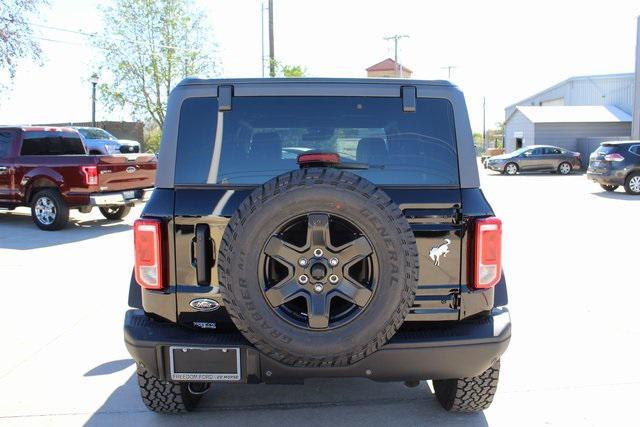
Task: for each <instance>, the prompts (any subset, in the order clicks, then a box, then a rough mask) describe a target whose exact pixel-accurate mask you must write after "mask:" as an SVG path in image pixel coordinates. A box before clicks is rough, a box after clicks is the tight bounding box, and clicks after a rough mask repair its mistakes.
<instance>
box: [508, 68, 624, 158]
mask: <svg viewBox="0 0 640 427" xmlns="http://www.w3.org/2000/svg"><path fill="white" fill-rule="evenodd" d="M633 101H634V74H633V73H628V74H610V75H603V76H581V77H572V78H569V79H567V80H565V81H563V82H561V83H558V84H557V85H554V86H552V87H550V88H548V89H545V90H543V91H542V92H539V93H537V94H535V95H533V96H531V97H529V98H526V99H523V100H522V101H520V102H517V103H515V104H513V105H510V106H508V107H507V108H506V109H505V115H506V119H505V126H504V142H505V149H506V151H508V152H510V151H513V150H515V149H517V148H520V147H524V146H527V145H534V144H537V145H543V144H546V145H555V146H558V147H563V148H567V149H569V150H573V151H579V152H581V153H582V155H583V158H588V157H589V153H591V152H592V151H593V150H594V149H595V148H596V147H597V146H598V144H599V143H600V142H602V141H605V140H612V139H628V138H629V135H631V121H632V112H633Z"/></svg>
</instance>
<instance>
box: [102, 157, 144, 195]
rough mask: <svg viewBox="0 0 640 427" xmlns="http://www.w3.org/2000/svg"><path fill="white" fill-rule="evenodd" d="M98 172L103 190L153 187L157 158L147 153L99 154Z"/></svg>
mask: <svg viewBox="0 0 640 427" xmlns="http://www.w3.org/2000/svg"><path fill="white" fill-rule="evenodd" d="M98 174H99V181H98V183H99V185H100V191H102V192H108V191H122V190H131V189H136V188H149V187H153V186H154V184H155V177H156V159H155V156H153V155H146V154H145V155H124V154H123V155H114V156H98Z"/></svg>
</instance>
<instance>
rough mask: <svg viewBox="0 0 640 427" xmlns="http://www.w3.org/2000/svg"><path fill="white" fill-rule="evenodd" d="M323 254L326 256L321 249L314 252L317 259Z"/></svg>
mask: <svg viewBox="0 0 640 427" xmlns="http://www.w3.org/2000/svg"><path fill="white" fill-rule="evenodd" d="M323 254H324V252H322V249H320V248H318V249H316V250H315V251H313V255H314V256H315V257H316V258H320V257H321V256H322V255H323Z"/></svg>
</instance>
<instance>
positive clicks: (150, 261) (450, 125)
mask: <svg viewBox="0 0 640 427" xmlns="http://www.w3.org/2000/svg"><path fill="white" fill-rule="evenodd" d="M156 186H157V188H156V189H155V191H154V192H153V195H152V196H151V199H150V200H149V202H148V203H147V206H146V207H145V209H144V212H143V214H142V217H141V218H140V219H139V220H137V221H136V223H135V226H134V240H135V269H134V275H133V278H132V281H131V288H130V293H129V305H130V306H131V307H132V309H130V310H129V311H128V312H127V313H126V317H125V325H124V334H125V342H126V346H127V349H128V351H129V352H130V353H131V355H132V357H133V358H134V359H135V361H136V363H137V366H138V380H139V386H140V392H141V394H142V400H143V401H144V403H145V405H146V406H147V407H148V408H149V409H151V410H153V411H157V412H162V413H174V412H184V411H188V410H191V409H193V408H194V407H195V405H196V403H197V401H198V399H199V398H200V397H201V395H203V394H204V393H205V392H206V391H207V390H208V389H209V387H210V385H211V384H212V383H215V382H236V383H249V384H255V383H260V382H265V383H279V384H282V383H291V384H294V383H301V382H303V381H304V380H305V379H306V378H312V377H365V378H370V379H372V380H375V381H404V382H405V383H406V384H407V385H409V386H416V385H418V384H419V381H420V380H426V379H431V380H433V388H434V390H435V394H436V396H437V398H438V400H439V401H440V403H441V404H442V405H443V407H444V408H445V409H447V410H451V411H478V410H482V409H485V408H487V407H488V406H489V405H490V404H491V401H492V399H493V396H494V394H495V392H496V387H497V383H498V374H499V370H500V356H501V355H502V353H503V352H504V351H505V350H506V348H507V346H508V343H509V339H510V336H511V322H510V317H509V312H508V310H507V308H506V305H507V287H506V283H505V280H504V277H503V275H502V268H501V233H502V226H501V222H500V220H499V219H497V218H496V217H494V216H493V215H494V214H493V212H492V209H491V206H489V203H488V202H487V200H486V199H485V197H484V195H483V193H482V191H481V190H480V188H479V178H478V170H477V163H476V157H475V153H474V147H473V141H472V136H471V129H470V126H469V120H468V115H467V110H466V107H465V102H464V97H463V95H462V93H461V92H460V91H459V90H458V89H457V88H456V87H454V86H452V85H451V84H449V83H448V82H444V81H413V80H374V79H284V80H281V79H239V80H198V79H187V80H185V81H183V82H182V83H180V84H179V85H178V86H177V87H176V88H175V89H174V90H173V92H172V94H171V96H170V99H169V105H168V109H167V114H166V121H165V125H164V132H163V137H162V144H161V150H160V155H159V165H158V174H157V179H156Z"/></svg>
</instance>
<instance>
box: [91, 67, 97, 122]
mask: <svg viewBox="0 0 640 427" xmlns="http://www.w3.org/2000/svg"><path fill="white" fill-rule="evenodd" d="M90 81H91V123H92V126H93V127H96V85H97V84H98V75H97V74H96V73H93V74H92V75H91V80H90Z"/></svg>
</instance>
